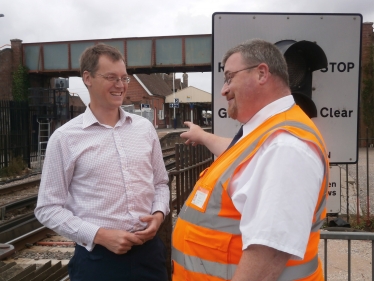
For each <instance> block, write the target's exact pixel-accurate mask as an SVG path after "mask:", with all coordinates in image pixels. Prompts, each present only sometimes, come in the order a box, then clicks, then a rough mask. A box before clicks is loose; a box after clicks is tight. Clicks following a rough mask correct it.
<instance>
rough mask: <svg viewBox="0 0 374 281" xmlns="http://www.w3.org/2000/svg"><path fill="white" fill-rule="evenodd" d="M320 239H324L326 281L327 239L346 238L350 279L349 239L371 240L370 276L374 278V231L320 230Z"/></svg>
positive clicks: (349, 276)
mask: <svg viewBox="0 0 374 281" xmlns="http://www.w3.org/2000/svg"><path fill="white" fill-rule="evenodd" d="M321 239H323V240H324V242H325V243H324V262H323V263H324V274H325V280H326V281H327V262H328V261H327V241H328V240H347V241H348V280H349V281H350V280H351V273H352V269H351V267H352V264H351V241H352V240H371V276H372V280H374V274H373V273H374V242H373V241H374V233H371V232H339V231H321Z"/></svg>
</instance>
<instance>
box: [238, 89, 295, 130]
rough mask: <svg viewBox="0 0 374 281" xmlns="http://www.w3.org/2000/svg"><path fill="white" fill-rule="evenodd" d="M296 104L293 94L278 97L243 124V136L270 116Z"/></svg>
mask: <svg viewBox="0 0 374 281" xmlns="http://www.w3.org/2000/svg"><path fill="white" fill-rule="evenodd" d="M294 104H295V100H294V98H293V96H292V95H288V96H285V97H283V98H280V99H277V100H276V101H273V102H272V103H269V104H268V105H267V106H265V107H263V108H262V109H261V110H260V111H258V112H257V113H256V114H255V115H254V116H253V117H252V118H251V119H250V120H249V121H248V122H247V123H245V124H244V125H243V136H246V135H248V134H249V133H251V132H252V131H253V130H254V129H256V128H257V127H258V126H260V125H261V124H262V123H264V122H265V121H266V120H267V119H269V118H270V117H272V116H274V115H276V114H278V113H281V112H283V111H286V110H287V109H289V108H291V107H292V106H293V105H294Z"/></svg>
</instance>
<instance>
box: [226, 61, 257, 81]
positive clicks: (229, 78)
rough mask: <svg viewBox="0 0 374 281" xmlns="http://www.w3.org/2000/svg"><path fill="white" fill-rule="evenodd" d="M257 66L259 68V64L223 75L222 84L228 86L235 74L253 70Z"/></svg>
mask: <svg viewBox="0 0 374 281" xmlns="http://www.w3.org/2000/svg"><path fill="white" fill-rule="evenodd" d="M257 66H259V64H258V65H254V66H250V67H247V68H244V69H240V70H238V71H233V72H228V73H227V74H226V75H225V80H223V84H225V83H227V85H230V83H231V80H232V78H234V76H235V75H234V74H236V73H238V72H240V71H243V70H248V69H252V68H255V67H257Z"/></svg>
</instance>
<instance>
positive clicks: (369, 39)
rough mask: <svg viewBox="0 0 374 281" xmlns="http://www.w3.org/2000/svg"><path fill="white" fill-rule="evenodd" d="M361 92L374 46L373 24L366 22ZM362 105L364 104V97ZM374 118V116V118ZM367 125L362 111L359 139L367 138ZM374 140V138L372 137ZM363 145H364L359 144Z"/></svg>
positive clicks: (363, 37)
mask: <svg viewBox="0 0 374 281" xmlns="http://www.w3.org/2000/svg"><path fill="white" fill-rule="evenodd" d="M361 40H362V41H361V43H362V45H361V92H362V90H363V83H362V82H363V81H364V79H366V78H367V77H366V75H365V71H363V69H364V67H365V66H366V65H367V64H368V62H369V60H370V49H371V48H373V46H374V32H373V23H372V22H364V23H363V24H362V39H361ZM360 97H361V101H360V104H362V95H361V96H360ZM373 118H374V116H373ZM366 127H367V126H366V124H365V123H364V118H363V111H362V110H361V111H360V124H359V138H361V139H364V138H366V137H367V133H366ZM371 138H374V136H371ZM359 144H360V145H362V144H363V143H359Z"/></svg>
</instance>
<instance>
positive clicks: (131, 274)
mask: <svg viewBox="0 0 374 281" xmlns="http://www.w3.org/2000/svg"><path fill="white" fill-rule="evenodd" d="M165 263H166V248H165V245H164V244H163V242H162V241H161V239H160V238H159V237H158V236H155V238H153V239H152V240H150V241H147V242H146V243H144V244H143V245H140V246H133V247H132V248H131V250H130V251H128V252H127V253H126V254H123V255H117V254H115V253H113V252H111V251H109V250H107V249H106V248H105V247H103V246H101V245H96V246H95V248H94V249H93V250H92V252H89V251H87V250H86V249H85V248H84V247H82V246H79V245H77V246H76V247H75V253H74V256H73V257H72V259H71V260H70V262H69V265H68V270H69V276H70V280H71V281H117V280H118V281H120V280H121V281H167V280H168V276H167V271H166V267H165Z"/></svg>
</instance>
